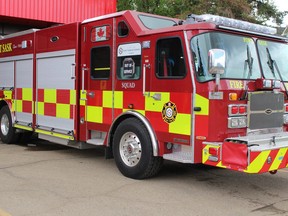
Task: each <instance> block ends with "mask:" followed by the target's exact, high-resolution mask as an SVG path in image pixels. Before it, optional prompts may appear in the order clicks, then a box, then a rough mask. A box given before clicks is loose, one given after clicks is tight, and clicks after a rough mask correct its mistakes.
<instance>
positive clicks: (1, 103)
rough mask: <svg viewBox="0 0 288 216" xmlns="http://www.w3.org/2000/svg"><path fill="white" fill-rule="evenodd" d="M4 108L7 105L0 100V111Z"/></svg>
mask: <svg viewBox="0 0 288 216" xmlns="http://www.w3.org/2000/svg"><path fill="white" fill-rule="evenodd" d="M4 106H8V104H7V103H6V101H4V100H1V101H0V109H2V108H3V107H4Z"/></svg>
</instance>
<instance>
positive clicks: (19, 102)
mask: <svg viewBox="0 0 288 216" xmlns="http://www.w3.org/2000/svg"><path fill="white" fill-rule="evenodd" d="M14 103H15V111H16V112H22V100H14Z"/></svg>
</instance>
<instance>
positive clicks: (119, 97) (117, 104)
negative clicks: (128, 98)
mask: <svg viewBox="0 0 288 216" xmlns="http://www.w3.org/2000/svg"><path fill="white" fill-rule="evenodd" d="M103 100H104V101H105V100H106V99H105V98H103ZM114 108H116V109H123V92H122V91H115V92H114Z"/></svg>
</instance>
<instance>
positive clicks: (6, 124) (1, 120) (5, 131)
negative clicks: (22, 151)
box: [0, 106, 19, 144]
mask: <svg viewBox="0 0 288 216" xmlns="http://www.w3.org/2000/svg"><path fill="white" fill-rule="evenodd" d="M0 138H1V140H2V142H4V143H7V144H11V143H16V142H17V141H18V138H19V134H18V133H16V129H15V128H14V127H13V126H12V119H11V113H10V110H9V108H8V106H4V107H2V109H1V110H0Z"/></svg>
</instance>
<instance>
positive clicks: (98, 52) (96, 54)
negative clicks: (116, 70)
mask: <svg viewBox="0 0 288 216" xmlns="http://www.w3.org/2000/svg"><path fill="white" fill-rule="evenodd" d="M110 70H111V69H110V47H108V46H105V47H94V48H92V50H91V73H90V74H91V78H92V79H108V78H109V76H110Z"/></svg>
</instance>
